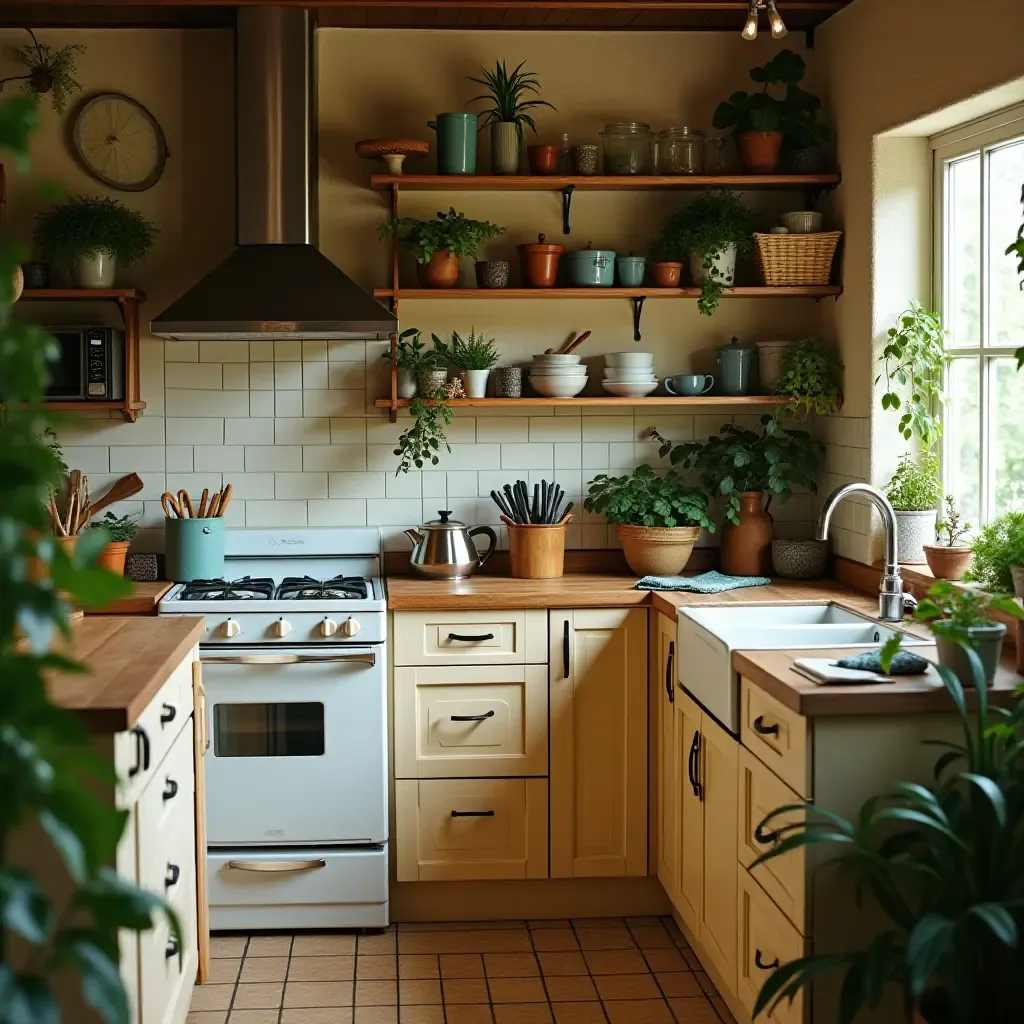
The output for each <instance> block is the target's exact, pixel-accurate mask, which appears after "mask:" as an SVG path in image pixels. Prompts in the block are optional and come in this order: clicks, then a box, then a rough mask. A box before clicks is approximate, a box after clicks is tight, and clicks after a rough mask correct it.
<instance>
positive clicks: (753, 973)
mask: <svg viewBox="0 0 1024 1024" xmlns="http://www.w3.org/2000/svg"><path fill="white" fill-rule="evenodd" d="M738 888H739V897H740V899H739V920H738V922H737V924H738V927H739V935H738V941H737V944H736V945H737V954H738V960H739V963H738V964H737V972H736V975H737V978H736V981H737V984H736V995H737V996H738V997H739V1000H740V1002H741V1003H742V1004H743V1005H744V1006H745V1007H746V1008H747V1010H749V1011H750V1012H753V1009H754V1003H755V1002H756V1001H757V994H758V992H760V991H761V986H762V985H763V984H764V983H765V981H766V980H767V979H768V978H769V977H770V976H771V974H772V972H773V971H774V970H775V968H776V967H777V966H778V965H779V964H785V963H788V962H789V961H790V960H796V959H797V958H798V957H801V956H803V955H804V952H805V949H806V944H805V942H804V939H803V938H802V937H801V936H800V933H799V932H798V931H797V930H796V929H795V928H794V927H793V925H792V924H791V923H790V922H789V921H788V920H787V919H786V916H785V915H784V914H783V913H782V911H781V910H779V908H778V907H777V906H775V904H774V903H772V901H771V900H770V899H769V898H768V896H767V895H765V893H764V890H762V889H761V887H760V886H759V885H758V884H757V882H755V881H754V879H753V878H751V876H750V874H749V873H748V872H747V870H746V868H744V867H743V866H742V865H740V868H739V885H738ZM757 1019H758V1020H759V1021H762V1020H763V1021H773V1022H774V1024H804V1021H805V1019H806V1011H805V992H804V990H801V991H800V992H799V994H798V995H797V997H796V998H795V999H794V1000H793V1002H792V1003H790V1002H789V1001H788V1000H785V999H784V1000H783V1001H782V1002H781V1003H780V1004H779V1005H778V1007H777V1008H776V1009H775V1011H774V1012H773V1013H772V1014H771V1015H770V1016H769V1015H767V1014H762V1015H761V1016H759V1017H758V1018H757Z"/></svg>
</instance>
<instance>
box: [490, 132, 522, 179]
mask: <svg viewBox="0 0 1024 1024" xmlns="http://www.w3.org/2000/svg"><path fill="white" fill-rule="evenodd" d="M519 141H520V133H519V125H517V124H516V123H515V121H494V122H493V123H492V124H491V173H492V174H518V173H519Z"/></svg>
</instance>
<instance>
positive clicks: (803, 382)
mask: <svg viewBox="0 0 1024 1024" xmlns="http://www.w3.org/2000/svg"><path fill="white" fill-rule="evenodd" d="M776 390H777V391H778V393H779V394H780V395H789V396H790V397H791V398H793V399H795V400H796V401H795V403H794V407H795V409H797V410H803V412H804V413H805V415H806V414H808V413H811V412H813V413H816V414H817V415H819V416H825V415H827V414H829V413H833V412H838V410H839V407H840V405H841V404H842V397H843V367H842V364H841V363H840V362H839V361H838V360H837V359H836V357H835V356H834V355H832V353H831V352H830V351H829V349H828V348H827V347H826V345H825V343H824V342H823V341H822V340H821V338H820V337H819V336H818V335H816V334H813V335H811V336H810V337H809V338H803V339H801V340H800V341H798V342H797V343H796V344H795V345H793V346H792V347H791V348H789V349H788V350H787V351H786V354H785V355H784V356H783V359H782V377H781V378H780V380H779V386H778V388H777V389H776Z"/></svg>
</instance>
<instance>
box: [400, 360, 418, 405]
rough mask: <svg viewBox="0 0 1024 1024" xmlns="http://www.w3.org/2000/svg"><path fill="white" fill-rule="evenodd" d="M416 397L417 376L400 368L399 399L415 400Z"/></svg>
mask: <svg viewBox="0 0 1024 1024" xmlns="http://www.w3.org/2000/svg"><path fill="white" fill-rule="evenodd" d="M415 395H416V374H414V373H413V372H412V370H403V369H402V368H401V367H399V368H398V397H399V398H413V397H415Z"/></svg>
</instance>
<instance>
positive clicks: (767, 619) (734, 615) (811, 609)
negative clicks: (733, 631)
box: [686, 604, 872, 632]
mask: <svg viewBox="0 0 1024 1024" xmlns="http://www.w3.org/2000/svg"><path fill="white" fill-rule="evenodd" d="M686 614H687V615H688V616H689V617H690V618H692V619H694V620H695V621H697V622H700V623H701V624H703V625H704V626H707V628H708V629H710V630H711V631H712V632H714V631H715V630H716V629H717V628H720V627H725V628H728V627H730V626H737V625H742V626H766V627H768V628H769V629H776V628H778V627H780V626H820V625H836V624H845V623H854V624H856V625H863V624H864V623H866V622H871V621H872V620H871V619H869V618H868V617H867V616H866V615H859V614H858V613H857V612H851V611H850V610H849V609H848V608H842V607H840V606H839V605H837V604H788V605H787V604H759V605H722V606H720V607H715V608H687V609H686Z"/></svg>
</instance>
